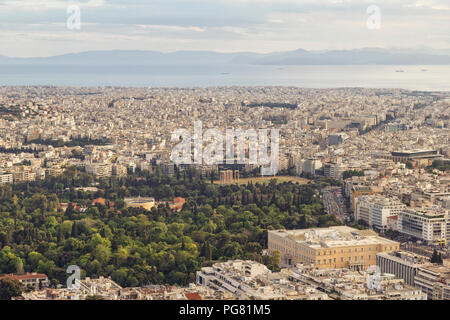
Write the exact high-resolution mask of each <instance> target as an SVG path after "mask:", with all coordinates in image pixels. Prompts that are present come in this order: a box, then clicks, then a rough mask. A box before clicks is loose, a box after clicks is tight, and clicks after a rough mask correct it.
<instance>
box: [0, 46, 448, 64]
mask: <svg viewBox="0 0 450 320" xmlns="http://www.w3.org/2000/svg"><path fill="white" fill-rule="evenodd" d="M0 64H3V65H119V66H126V65H130V66H139V65H147V66H148V65H172V66H176V65H183V66H186V65H220V64H221V65H223V64H234V65H239V64H250V65H280V66H281V65H439V64H450V54H449V53H440V54H432V53H429V52H424V51H418V50H411V51H407V50H404V49H403V50H397V49H377V48H365V49H354V50H330V51H322V52H318V51H306V50H303V49H298V50H295V51H287V52H275V53H268V54H259V53H251V52H238V53H219V52H213V51H176V52H171V53H162V52H157V51H130V50H128V51H125V50H115V51H88V52H81V53H71V54H64V55H59V56H52V57H43V58H11V57H6V56H2V55H0Z"/></svg>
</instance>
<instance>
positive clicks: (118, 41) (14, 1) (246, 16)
mask: <svg viewBox="0 0 450 320" xmlns="http://www.w3.org/2000/svg"><path fill="white" fill-rule="evenodd" d="M72 5H76V6H78V7H79V8H80V21H81V25H80V29H69V28H68V26H67V20H68V19H69V17H70V16H71V15H72V13H71V12H69V13H68V12H67V9H68V7H69V6H72ZM374 5H375V6H377V8H379V20H378V21H379V28H375V29H374V28H369V27H368V20H369V23H371V22H370V21H373V20H371V19H373V18H374V17H375V16H374V13H375V12H374V11H371V10H369V12H368V8H369V7H370V6H372V7H371V8H373V6H374ZM375 18H376V17H375ZM70 21H74V20H70ZM70 21H69V22H70ZM372 25H373V24H372ZM449 30H450V0H370V1H369V0H79V1H72V0H70V1H68V0H0V54H2V55H7V56H11V57H36V56H52V55H58V54H64V53H72V52H82V51H92V50H155V51H162V52H171V51H178V50H211V51H219V52H243V51H245V52H248V51H250V52H260V53H267V52H275V51H288V50H296V49H299V48H303V49H306V50H318V51H320V50H332V49H354V48H365V47H378V48H393V47H396V48H432V49H433V50H432V52H436V53H441V52H446V53H447V52H448V53H450V32H449Z"/></svg>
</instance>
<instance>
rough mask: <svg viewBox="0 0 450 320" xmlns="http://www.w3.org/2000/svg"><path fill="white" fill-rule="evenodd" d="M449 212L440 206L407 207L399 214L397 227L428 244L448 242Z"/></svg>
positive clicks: (400, 230)
mask: <svg viewBox="0 0 450 320" xmlns="http://www.w3.org/2000/svg"><path fill="white" fill-rule="evenodd" d="M447 224H448V212H447V211H445V210H443V209H440V208H438V207H431V208H427V209H423V208H422V209H405V210H403V211H401V212H400V213H399V214H398V220H397V229H398V231H399V232H401V233H403V234H407V235H410V236H413V237H415V238H418V239H421V240H423V241H425V242H427V243H428V244H432V243H447V241H448V240H449V239H448V232H447V228H448V226H447Z"/></svg>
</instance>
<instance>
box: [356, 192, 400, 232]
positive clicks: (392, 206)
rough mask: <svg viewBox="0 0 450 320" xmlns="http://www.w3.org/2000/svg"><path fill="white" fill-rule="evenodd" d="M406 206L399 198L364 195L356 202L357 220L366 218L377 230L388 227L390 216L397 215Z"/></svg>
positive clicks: (383, 229)
mask: <svg viewBox="0 0 450 320" xmlns="http://www.w3.org/2000/svg"><path fill="white" fill-rule="evenodd" d="M405 208H406V206H405V205H404V204H403V203H401V202H400V201H399V200H398V199H395V198H387V197H383V196H362V197H359V198H357V200H356V203H355V221H358V220H364V221H365V222H366V223H367V224H368V225H369V226H371V227H373V228H374V229H376V230H377V231H380V232H384V231H386V230H387V229H388V217H392V216H396V215H398V213H399V212H400V211H402V210H404V209H405Z"/></svg>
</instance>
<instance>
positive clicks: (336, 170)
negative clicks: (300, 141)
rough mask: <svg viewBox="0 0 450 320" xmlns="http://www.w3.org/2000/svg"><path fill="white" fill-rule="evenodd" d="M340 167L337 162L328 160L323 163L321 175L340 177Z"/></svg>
mask: <svg viewBox="0 0 450 320" xmlns="http://www.w3.org/2000/svg"><path fill="white" fill-rule="evenodd" d="M341 173H342V172H341V169H340V165H339V164H338V163H334V162H328V163H325V164H324V165H323V175H324V176H325V177H331V178H334V179H336V180H338V179H340V178H341Z"/></svg>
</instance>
